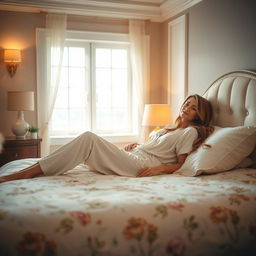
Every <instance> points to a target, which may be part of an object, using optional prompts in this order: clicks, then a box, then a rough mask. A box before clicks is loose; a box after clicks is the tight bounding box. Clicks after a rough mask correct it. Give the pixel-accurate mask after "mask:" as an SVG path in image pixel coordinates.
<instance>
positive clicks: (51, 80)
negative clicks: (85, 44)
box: [38, 13, 67, 156]
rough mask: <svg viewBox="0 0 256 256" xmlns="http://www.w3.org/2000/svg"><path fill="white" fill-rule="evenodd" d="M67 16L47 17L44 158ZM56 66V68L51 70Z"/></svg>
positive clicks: (41, 101) (41, 119)
mask: <svg viewBox="0 0 256 256" xmlns="http://www.w3.org/2000/svg"><path fill="white" fill-rule="evenodd" d="M66 27H67V16H66V14H54V13H50V14H47V15H46V38H45V40H46V41H45V45H46V49H45V52H46V62H45V67H44V68H45V69H46V72H45V74H46V79H45V82H44V83H43V84H40V85H39V89H38V123H39V128H40V136H41V137H42V139H43V141H42V156H45V155H47V154H49V151H50V138H49V123H50V120H51V116H52V113H53V107H54V104H55V100H56V95H57V92H58V87H59V83H60V74H61V66H62V60H63V54H64V44H65V38H66ZM52 65H54V66H55V68H51V66H52Z"/></svg>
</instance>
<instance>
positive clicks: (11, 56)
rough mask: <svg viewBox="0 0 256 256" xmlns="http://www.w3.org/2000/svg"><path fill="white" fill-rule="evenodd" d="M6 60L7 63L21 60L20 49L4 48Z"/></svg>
mask: <svg viewBox="0 0 256 256" xmlns="http://www.w3.org/2000/svg"><path fill="white" fill-rule="evenodd" d="M4 62H6V63H10V62H11V63H13V62H15V63H19V62H21V54H20V50H16V49H7V50H4Z"/></svg>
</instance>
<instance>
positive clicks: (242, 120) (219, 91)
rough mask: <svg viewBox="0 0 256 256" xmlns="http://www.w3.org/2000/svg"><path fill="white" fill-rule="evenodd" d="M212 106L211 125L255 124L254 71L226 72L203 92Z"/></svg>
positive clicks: (255, 75)
mask: <svg viewBox="0 0 256 256" xmlns="http://www.w3.org/2000/svg"><path fill="white" fill-rule="evenodd" d="M203 97H205V98H207V99H208V100H209V101H210V102H211V103H212V106H213V122H212V124H213V125H217V126H221V127H227V126H242V125H245V126H256V72H253V71H247V70H238V71H233V72H230V73H227V74H225V75H223V76H221V77H220V78H218V79H217V80H216V81H214V82H213V83H212V84H211V86H210V87H209V88H208V89H207V90H206V92H205V93H204V94H203Z"/></svg>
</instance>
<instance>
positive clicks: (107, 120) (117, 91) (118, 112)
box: [50, 32, 138, 144]
mask: <svg viewBox="0 0 256 256" xmlns="http://www.w3.org/2000/svg"><path fill="white" fill-rule="evenodd" d="M81 33H83V32H79V33H78V34H77V35H78V37H76V33H75V32H72V33H71V34H70V36H69V38H68V39H67V40H66V44H65V50H64V59H63V64H62V72H61V81H60V85H59V90H58V93H57V97H56V103H55V106H54V111H53V115H52V120H51V129H50V136H51V138H53V139H54V140H55V143H53V144H62V143H59V142H60V138H64V137H70V138H72V137H75V136H77V135H78V134H80V133H82V132H84V131H92V132H94V133H96V134H98V135H101V136H103V137H107V138H108V139H110V138H111V137H112V138H117V137H118V140H120V137H123V138H122V140H123V141H127V140H129V139H131V138H127V137H131V136H132V139H136V135H137V133H138V120H137V116H138V114H137V103H136V98H137V97H136V95H135V90H134V88H132V81H131V70H130V57H129V43H128V42H127V40H125V39H124V36H123V37H121V36H118V35H116V34H114V35H113V34H110V35H107V34H106V33H102V36H101V34H100V33H84V37H83V38H81ZM95 38H96V39H95ZM50 68H51V69H54V68H56V64H55V63H54V60H53V61H51V67H50ZM57 140H59V141H58V142H57ZM110 140H111V139H110ZM112 141H115V140H112ZM56 142H57V143H56ZM65 142H66V141H65Z"/></svg>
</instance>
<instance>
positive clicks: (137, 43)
mask: <svg viewBox="0 0 256 256" xmlns="http://www.w3.org/2000/svg"><path fill="white" fill-rule="evenodd" d="M145 27H146V24H145V21H141V20H129V38H130V43H131V66H132V79H133V83H134V85H135V87H136V89H137V94H138V104H139V127H141V121H142V116H143V111H144V105H145V104H146V103H149V56H148V52H149V49H148V42H147V37H146V31H145V30H146V29H145ZM146 136H147V130H146V129H145V128H143V127H142V128H141V129H140V132H139V141H142V142H143V141H144V140H145V137H146Z"/></svg>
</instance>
